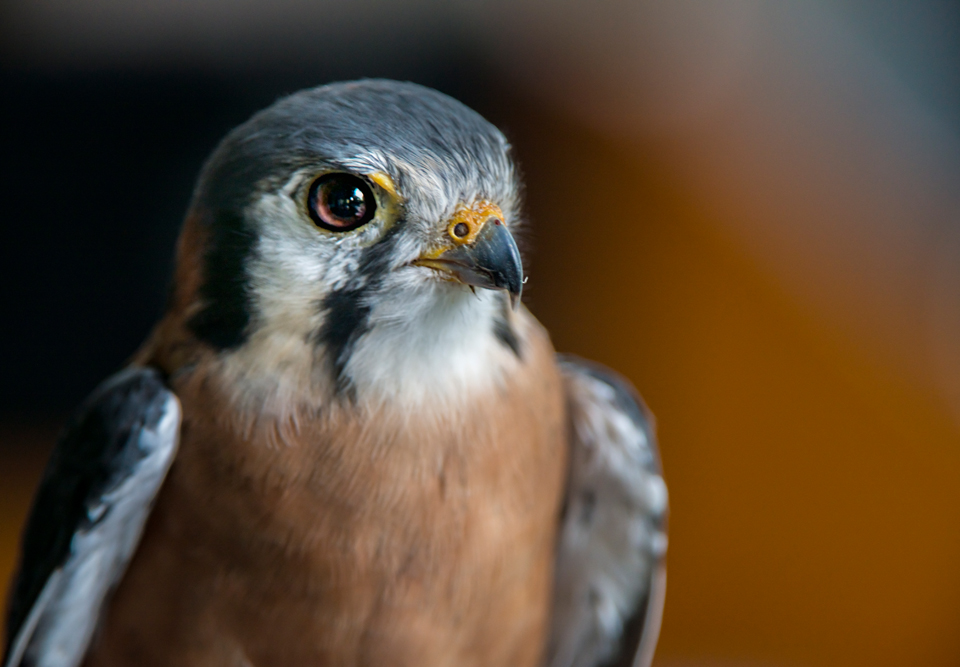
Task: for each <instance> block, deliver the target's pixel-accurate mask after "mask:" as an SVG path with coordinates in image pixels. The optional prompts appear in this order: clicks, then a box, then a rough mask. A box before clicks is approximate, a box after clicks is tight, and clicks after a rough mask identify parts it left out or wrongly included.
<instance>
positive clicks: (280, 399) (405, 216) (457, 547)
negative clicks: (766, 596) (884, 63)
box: [3, 80, 667, 667]
mask: <svg viewBox="0 0 960 667" xmlns="http://www.w3.org/2000/svg"><path fill="white" fill-rule="evenodd" d="M518 181H519V179H518V176H517V172H516V170H515V168H514V164H513V161H512V157H511V151H510V146H509V144H508V143H507V141H506V139H505V138H504V136H503V135H502V134H501V133H500V131H499V130H497V129H496V128H495V127H494V126H493V125H491V124H490V123H488V122H487V121H486V120H484V119H483V118H482V117H480V116H479V115H478V114H477V113H475V112H473V111H471V110H470V109H468V108H466V107H465V106H463V105H462V104H460V103H459V102H457V101H455V100H453V99H451V98H449V97H447V96H445V95H442V94H440V93H437V92H435V91H432V90H429V89H427V88H423V87H421V86H418V85H414V84H410V83H397V82H393V81H382V80H368V81H359V82H353V83H338V84H332V85H328V86H323V87H320V88H315V89H311V90H305V91H302V92H299V93H296V94H294V95H291V96H289V97H287V98H284V99H282V100H280V101H278V102H277V103H275V104H274V105H273V106H271V107H270V108H268V109H266V110H264V111H262V112H260V113H258V114H256V115H255V116H253V118H251V119H250V120H249V121H247V122H246V123H244V124H243V125H241V126H240V127H238V128H236V129H235V130H233V131H232V132H231V133H230V134H229V135H227V137H226V138H225V139H224V140H223V141H222V143H221V144H220V145H219V147H218V148H217V149H216V150H215V152H214V153H213V155H212V156H211V157H210V159H209V161H208V162H207V163H206V165H205V166H204V168H203V171H202V173H201V175H200V178H199V182H198V185H197V187H196V190H195V193H194V197H193V201H192V203H191V206H190V209H189V212H188V214H187V217H186V221H185V223H184V226H183V230H182V233H181V236H180V240H179V242H178V247H177V256H176V270H175V275H174V282H173V287H172V291H171V295H170V301H169V304H168V308H167V310H166V313H165V315H164V317H163V318H162V320H161V321H160V322H159V324H158V325H157V326H156V328H155V330H154V331H153V333H152V334H151V336H150V337H149V339H148V340H147V342H146V343H145V344H144V346H143V347H142V348H141V350H140V351H139V352H138V353H137V354H136V356H135V357H134V359H133V361H132V363H131V364H130V366H129V367H128V368H126V369H125V370H123V371H121V372H120V373H118V374H117V375H115V376H113V377H112V378H110V379H109V380H107V381H106V382H105V383H104V384H103V385H101V386H100V387H99V388H98V389H97V390H96V391H95V392H94V393H93V395H92V396H91V397H90V398H89V399H88V400H87V402H86V403H85V404H84V405H83V406H82V407H81V409H80V410H79V412H78V414H77V416H76V417H75V419H74V420H73V422H72V423H71V424H70V425H68V427H67V428H66V431H65V432H64V434H63V436H62V438H61V440H60V441H59V443H58V445H57V447H56V449H55V451H54V453H53V456H52V458H51V460H50V463H49V465H48V467H47V470H46V473H45V475H44V477H43V480H42V481H41V484H40V488H39V490H38V492H37V495H36V498H35V501H34V505H33V509H32V511H31V514H30V518H29V521H28V524H27V527H26V530H25V532H24V536H23V543H22V553H21V559H20V566H19V572H18V574H17V575H16V579H15V581H14V583H13V586H12V593H11V598H10V604H9V612H8V619H7V643H6V652H5V657H4V662H3V665H4V667H21V666H26V665H31V666H33V665H36V666H38V667H74V666H76V665H80V664H83V665H86V666H89V667H94V666H96V667H100V666H108V665H109V666H114V665H116V666H119V665H124V666H127V665H178V666H192V665H198V666H204V667H206V666H213V665H217V666H219V665H224V666H226V665H236V666H246V665H283V666H294V667H296V666H300V665H317V666H319V665H338V666H344V665H411V666H418V667H428V666H437V665H456V666H458V667H465V666H470V665H475V666H477V667H493V666H500V665H502V666H505V667H525V666H531V667H532V666H541V665H543V666H549V667H574V666H575V667H585V666H599V665H630V664H633V665H648V664H649V662H650V660H651V657H652V654H653V650H654V646H655V644H656V640H657V635H658V632H659V623H660V614H661V609H662V605H663V596H664V586H665V570H664V554H665V550H666V516H667V493H666V487H665V485H664V482H663V479H662V476H661V472H660V463H659V459H658V453H657V449H656V444H655V441H654V433H653V428H652V421H651V418H650V417H649V415H648V413H647V411H646V409H645V407H644V406H643V403H642V402H641V401H640V399H639V398H638V396H637V395H636V393H634V391H633V390H632V388H631V387H630V386H629V384H628V383H627V382H625V381H624V380H623V379H622V378H620V377H618V376H617V375H615V374H613V373H611V372H610V371H607V370H605V369H603V368H601V367H599V366H597V365H594V364H591V363H587V362H583V361H579V360H576V359H573V358H569V357H560V356H558V355H557V354H556V353H555V352H554V349H553V347H552V345H551V343H550V340H549V338H548V336H547V333H546V331H544V329H543V328H542V327H541V326H540V324H539V323H538V322H537V321H536V320H535V319H534V317H533V316H532V315H531V314H530V313H529V312H528V311H527V310H526V309H525V308H524V307H523V305H522V304H521V303H520V295H521V290H522V289H523V283H524V278H523V268H522V263H521V257H520V253H519V252H518V250H517V245H516V243H515V242H514V238H513V232H514V231H515V230H516V228H517V226H518V225H519V223H520V217H519V210H518V209H519V202H518V200H519V195H518V190H519V182H518Z"/></svg>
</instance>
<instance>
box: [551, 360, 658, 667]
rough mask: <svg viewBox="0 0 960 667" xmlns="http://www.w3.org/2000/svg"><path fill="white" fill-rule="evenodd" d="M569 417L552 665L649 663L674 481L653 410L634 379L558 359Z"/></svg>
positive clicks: (639, 666) (589, 666)
mask: <svg viewBox="0 0 960 667" xmlns="http://www.w3.org/2000/svg"><path fill="white" fill-rule="evenodd" d="M558 361H559V363H560V367H561V371H562V373H563V375H564V380H565V383H566V391H567V404H568V411H569V419H570V473H569V481H568V486H567V495H566V500H565V506H564V514H563V518H562V522H561V526H560V535H559V541H558V547H557V561H556V572H555V585H554V603H553V617H552V628H551V639H550V644H549V646H548V653H547V655H548V658H547V662H546V664H547V665H548V667H600V666H601V665H602V666H614V665H616V666H629V665H633V666H634V667H647V666H648V665H649V664H650V661H651V660H652V659H653V651H654V648H655V647H656V643H657V637H658V635H659V631H660V616H661V613H662V609H663V598H664V593H665V587H666V568H665V563H664V557H665V554H666V547H667V528H666V523H667V511H668V508H667V489H666V485H665V484H664V481H663V477H662V472H661V468H660V457H659V454H658V451H657V443H656V437H655V434H654V426H653V418H652V416H651V415H650V413H649V412H648V411H647V409H646V407H645V406H644V405H643V402H642V400H640V398H639V396H637V394H636V392H635V391H634V390H633V388H632V387H631V386H630V384H629V383H628V382H627V381H626V380H624V379H623V378H621V377H620V376H618V375H616V374H614V373H612V372H611V371H609V370H607V369H605V368H603V367H601V366H599V365H597V364H593V363H590V362H585V361H582V360H580V359H576V358H573V357H568V356H560V357H559V359H558Z"/></svg>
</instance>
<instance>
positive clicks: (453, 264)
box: [413, 217, 523, 308]
mask: <svg viewBox="0 0 960 667" xmlns="http://www.w3.org/2000/svg"><path fill="white" fill-rule="evenodd" d="M481 224H482V226H481V227H480V229H479V230H477V231H476V232H475V233H474V232H472V233H471V234H470V236H471V237H472V238H470V240H469V241H467V242H464V243H461V244H459V245H455V246H453V247H451V248H448V249H445V250H442V251H440V252H439V254H438V253H436V252H434V253H430V256H422V257H420V258H418V259H417V260H415V261H414V262H413V263H414V264H416V265H418V266H427V267H429V268H431V269H436V270H437V271H442V272H444V273H446V274H448V275H449V276H451V277H452V278H454V279H455V280H457V281H459V282H461V283H463V284H464V285H470V286H471V287H483V288H485V289H502V290H506V291H507V292H508V293H509V294H510V304H511V305H512V306H513V307H514V308H516V307H517V304H518V303H519V302H520V296H521V293H522V292H523V263H522V261H521V260H520V250H519V249H518V248H517V242H516V241H514V240H513V235H512V234H510V232H509V231H508V230H507V226H506V225H505V224H503V222H502V220H501V219H500V218H498V217H490V218H488V219H487V220H485V221H483V222H482V223H481ZM450 229H451V230H453V229H455V226H454V225H451V227H450ZM451 237H452V238H453V239H454V241H456V235H455V234H454V233H453V232H451Z"/></svg>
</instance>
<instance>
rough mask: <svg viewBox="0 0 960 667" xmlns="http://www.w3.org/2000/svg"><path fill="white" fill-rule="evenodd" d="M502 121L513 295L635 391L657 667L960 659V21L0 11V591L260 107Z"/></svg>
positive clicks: (923, 2) (127, 8) (732, 12)
mask: <svg viewBox="0 0 960 667" xmlns="http://www.w3.org/2000/svg"><path fill="white" fill-rule="evenodd" d="M361 76H386V77H393V78H399V79H409V80H413V81H417V82H420V83H423V84H426V85H429V86H433V87H435V88H438V89H440V90H442V91H444V92H447V93H449V94H451V95H454V96H456V97H458V98H459V99H461V100H463V101H464V102H466V103H467V104H469V105H471V106H473V107H474V108H476V109H477V110H479V111H480V112H481V113H483V114H485V115H486V116H487V117H488V118H490V119H491V120H492V121H494V122H495V123H497V124H498V125H500V126H501V127H502V128H503V129H504V130H505V132H506V133H507V134H508V136H509V137H510V139H511V141H512V142H513V144H514V145H515V147H516V153H517V156H518V159H519V161H520V164H521V166H522V168H523V171H524V172H525V175H526V180H527V183H528V194H527V206H526V212H527V216H528V218H529V220H530V222H531V233H530V234H529V250H528V253H527V260H528V266H529V274H530V283H529V285H528V287H529V290H528V291H525V293H524V294H525V300H526V301H527V303H528V304H529V306H530V307H531V309H532V310H533V311H534V313H536V315H537V316H538V317H539V318H540V319H541V320H542V321H543V322H544V323H545V324H546V325H547V327H548V328H549V329H550V331H551V333H552V335H553V337H554V341H555V344H556V346H557V347H558V349H560V350H563V351H567V352H575V353H579V354H582V355H584V356H587V357H590V358H593V359H596V360H599V361H601V362H604V363H606V364H609V365H610V366H612V367H614V368H616V369H618V370H620V371H621V372H623V373H624V374H625V375H627V376H629V377H630V378H631V379H632V380H633V382H634V383H635V384H636V385H637V386H638V387H639V388H640V390H641V391H642V393H643V394H644V396H645V398H646V399H647V402H648V403H649V404H650V406H651V407H652V409H653V411H654V412H655V413H656V415H657V417H658V420H659V428H660V437H661V449H662V453H663V459H664V466H665V470H666V476H667V480H668V483H669V486H670V492H671V501H672V516H671V537H670V539H671V543H670V554H669V568H670V585H669V590H668V595H667V606H666V614H665V618H664V625H663V633H662V638H661V643H660V648H659V650H658V655H657V664H658V665H660V666H661V667H669V666H674V667H679V666H694V665H704V666H708V665H711V666H727V667H730V666H735V665H736V666H739V665H749V666H757V665H765V666H789V667H798V666H805V665H854V666H855V665H864V666H866V665H870V666H873V667H876V666H883V665H891V666H893V665H956V664H960V6H958V5H957V4H956V3H954V2H944V1H939V0H912V1H911V0H874V1H872V2H864V1H860V0H843V1H833V2H827V1H826V0H824V1H814V0H804V1H799V0H797V1H794V2H790V1H785V2H776V3H760V2H749V1H737V0H710V1H693V0H690V1H681V2H670V3H654V2H636V1H633V2H630V1H626V0H624V1H619V2H618V1H615V0H604V1H602V2H592V3H588V2H571V1H562V2H557V3H553V4H551V5H549V6H547V5H546V4H545V3H544V4H541V3H534V2H530V1H528V0H517V1H514V2H506V1H503V0H487V1H480V0H477V1H474V2H462V3H456V2H454V3H449V2H447V3H445V2H439V1H436V2H433V1H427V0H414V1H413V2H408V3H402V4H401V3H397V2H378V1H374V0H368V1H363V2H355V3H330V2H316V1H312V0H274V1H273V2H260V1H257V0H241V1H234V2H227V1H226V0H208V1H207V2H204V3H180V2H168V1H167V0H140V1H139V2H135V3H132V2H129V3H128V2H123V1H122V0H86V1H85V2H70V1H68V0H5V2H4V3H3V4H2V5H0V90H2V95H0V168H2V172H0V204H2V215H3V241H2V242H0V290H2V294H3V302H2V303H3V305H4V312H5V314H4V315H3V317H2V320H0V321H2V324H0V350H2V352H0V378H2V383H0V593H2V592H3V590H4V587H5V585H6V581H7V579H8V576H9V573H10V572H11V570H12V568H13V566H14V559H15V553H16V544H17V540H18V537H19V530H20V525H21V522H22V520H23V517H24V515H25V513H26V511H27V508H28V506H29V500H30V495H31V493H32V490H33V487H34V485H35V484H36V481H37V478H38V475H39V474H40V471H41V470H42V466H43V463H44V461H45V459H46V456H47V455H48V453H49V450H50V447H51V445H52V442H53V439H54V438H55V435H56V432H57V429H58V428H59V426H60V424H61V423H62V421H63V419H64V418H65V416H66V415H67V414H69V411H70V410H71V409H72V408H73V407H74V406H75V405H76V404H77V403H78V402H79V401H80V400H82V398H83V397H84V395H85V394H86V393H87V392H89V391H90V390H91V389H92V388H93V387H94V386H95V385H96V384H97V382H98V381H100V380H101V379H103V378H104V377H105V376H106V375H108V374H109V373H111V372H112V371H114V370H116V369H118V368H119V367H120V366H121V365H122V364H123V363H124V361H125V359H126V358H127V357H128V356H129V355H130V354H131V353H132V352H133V351H134V350H135V349H136V347H137V346H138V344H139V342H140V341H141V340H142V339H143V338H144V337H145V335H146V334H147V332H148V331H149V329H150V326H151V324H152V323H153V322H154V321H155V320H156V319H157V317H158V316H159V315H160V312H161V308H162V305H163V300H164V295H165V289H166V283H167V280H168V278H169V275H170V258H171V255H172V251H173V244H174V241H175V238H176V235H177V230H178V227H179V223H180V219H181V216H182V214H183V212H184V210H185V207H186V205H187V202H188V200H189V197H190V193H191V188H192V185H193V180H194V177H195V176H196V173H197V171H198V169H199V167H200V165H201V162H202V161H203V159H204V157H205V156H206V155H207V154H208V153H209V152H210V151H211V150H212V148H213V147H214V145H215V144H216V142H217V140H218V139H219V138H220V137H221V136H222V135H223V134H224V133H225V132H226V131H227V130H229V129H230V128H231V127H232V126H234V125H236V124H237V123H239V122H241V121H243V120H244V119H245V118H247V117H248V116H249V115H250V114H251V113H252V112H254V111H256V110H257V109H259V108H261V107H263V106H266V105H267V104H269V103H270V102H271V101H273V100H274V99H276V98H277V97H278V96H280V95H283V94H285V93H289V92H293V91H295V90H297V89H299V88H302V87H307V86H313V85H317V84H320V83H324V82H327V81H332V80H338V79H346V78H355V77H361Z"/></svg>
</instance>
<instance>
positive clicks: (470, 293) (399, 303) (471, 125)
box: [175, 80, 524, 400]
mask: <svg viewBox="0 0 960 667" xmlns="http://www.w3.org/2000/svg"><path fill="white" fill-rule="evenodd" d="M517 223H518V179H517V176H516V172H515V169H514V166H513V162H512V160H511V157H510V146H509V144H508V143H507V141H506V139H505V138H504V136H503V135H502V134H501V133H500V131H499V130H497V128H495V127H494V126H493V125H491V124H490V123H488V122H487V121H486V120H484V119H483V118H482V117H481V116H480V115H478V114H477V113H475V112H474V111H472V110H470V109H468V108H467V107H465V106H464V105H462V104H460V103H459V102H457V101H455V100H453V99H451V98H449V97H447V96H445V95H442V94H440V93H437V92H435V91H433V90H430V89H427V88H424V87H421V86H418V85H414V84H410V83H398V82H392V81H378V80H369V81H359V82H353V83H340V84H333V85H328V86H323V87H320V88H314V89H311V90H305V91H302V92H299V93H296V94H294V95H291V96H290V97H287V98H284V99H282V100H280V101H278V102H277V103H276V104H274V105H273V106H271V107H269V108H268V109H266V110H264V111H262V112H260V113H258V114H256V115H255V116H253V118H251V119H250V120H249V121H247V122H246V123H244V124H243V125H241V126H239V127H238V128H236V129H235V130H233V131H232V132H231V133H230V134H229V135H228V136H227V137H226V138H225V139H224V140H223V142H222V143H221V144H220V146H219V147H218V148H217V149H216V151H215V152H214V153H213V155H212V156H211V157H210V159H209V161H208V162H207V164H206V166H205V167H204V170H203V172H202V174H201V177H200V180H199V183H198V185H197V189H196V192H195V195H194V201H193V204H192V207H191V213H190V215H189V216H188V222H187V224H186V225H185V229H184V232H183V235H182V237H181V242H180V250H179V259H178V262H179V267H178V275H177V283H178V284H177V286H176V292H175V294H179V297H178V298H177V300H179V302H180V303H181V305H182V306H183V308H182V310H183V321H184V322H185V324H186V328H187V329H188V330H189V331H190V332H192V335H193V336H195V338H196V339H197V340H199V341H200V342H201V343H203V344H204V345H206V346H208V347H209V348H212V349H213V350H215V352H216V354H217V355H218V356H219V358H220V359H222V360H224V363H225V364H227V365H229V366H230V367H231V368H233V369H234V373H235V374H236V375H238V377H240V378H241V379H243V381H250V382H254V383H256V382H261V383H262V384H266V385H269V384H270V383H274V384H277V385H280V384H284V383H286V384H290V385H291V386H292V385H297V386H301V385H303V383H304V382H307V383H309V384H310V385H311V386H313V387H322V388H324V389H323V390H324V391H326V392H332V393H334V394H340V395H351V396H356V395H357V394H358V393H359V394H368V395H369V394H376V395H377V396H379V397H381V398H384V397H386V398H390V397H393V398H396V397H398V396H405V397H407V398H410V399H413V400H419V399H423V398H431V397H435V396H436V395H437V394H440V395H444V394H449V393H451V392H456V391H460V390H465V389H466V388H467V387H466V385H468V384H470V383H471V382H476V381H478V380H481V379H483V378H487V379H489V377H493V376H495V375H496V373H497V372H498V370H497V369H498V368H499V367H501V366H503V365H504V364H510V363H517V362H518V360H519V359H520V358H521V357H522V354H523V350H522V345H523V340H522V338H523V336H522V332H518V331H517V330H516V329H517V318H518V314H517V313H516V312H515V310H514V309H515V307H516V304H517V302H518V301H519V299H520V293H521V290H522V286H523V282H524V278H523V268H522V264H521V258H520V254H519V252H518V250H517V245H516V243H515V242H514V238H513V234H512V230H514V229H515V227H516V225H517ZM511 358H512V359H511Z"/></svg>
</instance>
